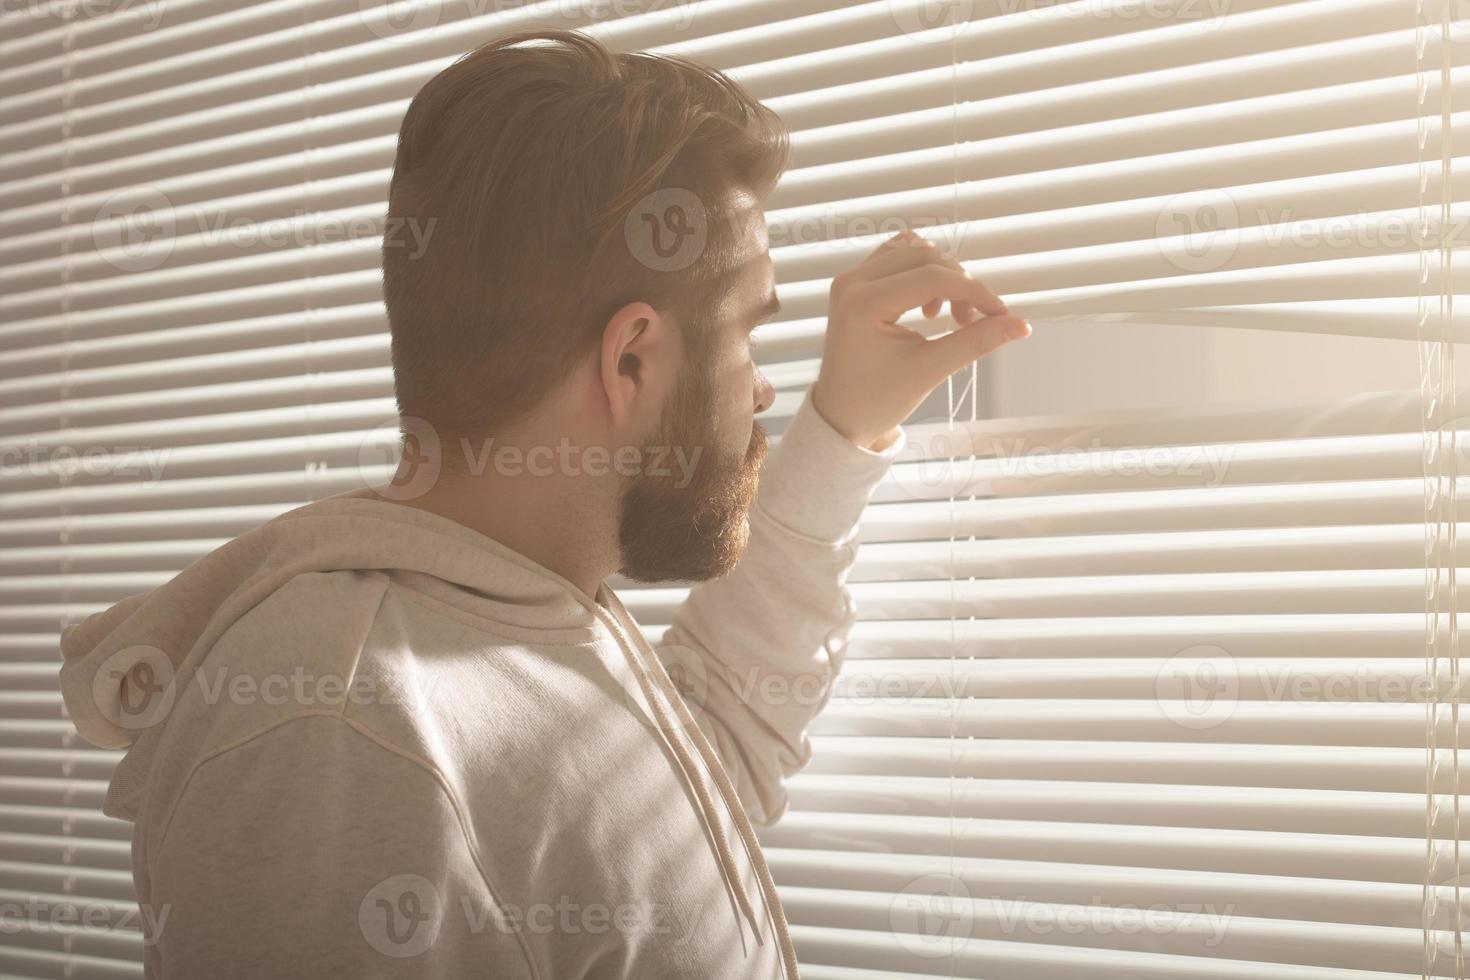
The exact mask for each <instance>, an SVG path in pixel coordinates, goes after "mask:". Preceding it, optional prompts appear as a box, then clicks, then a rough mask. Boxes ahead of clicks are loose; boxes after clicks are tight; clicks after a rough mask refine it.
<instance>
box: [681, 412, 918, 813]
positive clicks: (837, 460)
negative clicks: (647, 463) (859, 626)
mask: <svg viewBox="0 0 1470 980" xmlns="http://www.w3.org/2000/svg"><path fill="white" fill-rule="evenodd" d="M907 442H908V437H907V435H906V434H905V433H904V432H903V431H902V430H900V434H899V437H898V439H896V440H895V441H894V442H893V443H892V444H891V445H889V446H887V447H886V448H884V449H883V450H882V451H881V452H873V451H870V450H867V449H864V448H862V447H860V446H858V445H856V444H854V443H853V442H851V441H850V440H849V439H847V438H846V437H845V436H843V435H842V434H841V433H839V432H838V431H837V430H836V429H834V428H832V426H831V425H829V424H828V423H827V421H826V420H825V419H823V418H822V416H821V415H820V414H819V413H818V412H817V410H816V408H815V407H814V406H813V405H812V399H811V392H810V391H808V392H807V395H806V398H805V399H803V401H802V403H801V407H800V408H799V409H798V410H797V412H796V415H795V416H794V417H793V419H792V421H791V424H790V425H789V426H788V428H787V430H786V433H785V435H784V436H783V437H782V439H781V441H780V443H779V444H778V445H777V446H776V447H775V448H774V449H773V450H772V451H771V453H770V455H769V456H768V457H767V459H766V462H765V466H764V468H763V471H762V473H761V482H760V489H759V491H758V492H757V494H756V498H755V503H754V505H753V506H752V508H751V513H750V539H749V543H748V545H747V547H746V551H745V554H744V555H743V556H742V557H741V559H740V561H739V562H738V563H737V564H736V567H735V568H734V569H732V570H731V571H730V573H729V574H727V575H725V576H723V577H722V578H718V579H713V580H711V581H709V582H703V583H701V584H699V585H697V586H695V587H694V588H693V589H692V590H691V591H690V593H689V595H688V597H687V598H686V599H685V600H684V602H683V603H681V604H680V605H679V606H678V608H676V609H675V611H674V615H673V619H672V621H671V625H670V627H669V629H668V631H667V632H666V633H665V634H664V636H663V638H662V639H661V641H660V643H659V645H658V647H657V648H656V649H657V651H658V655H659V659H660V660H661V661H662V662H663V663H664V665H665V666H666V667H667V668H668V670H669V673H670V677H671V679H672V680H673V681H674V682H675V684H676V686H678V687H679V688H680V690H681V693H683V694H684V696H685V701H686V703H688V705H689V708H690V710H691V712H693V714H694V716H695V718H696V719H697V721H698V722H699V726H700V728H701V730H703V732H704V734H705V736H706V737H707V738H708V739H709V740H710V742H711V744H712V745H713V746H714V747H715V749H716V750H717V751H718V753H719V755H720V758H721V760H722V761H723V762H724V764H725V768H726V769H727V770H728V771H729V773H730V778H731V780H732V781H733V782H734V784H735V787H736V789H737V790H738V791H739V794H740V799H741V802H742V803H744V805H745V808H746V811H747V812H748V813H749V815H750V818H751V820H752V821H754V822H756V823H761V824H771V823H774V822H775V821H776V820H778V819H779V818H780V817H781V815H782V814H783V813H785V811H786V807H787V796H786V788H785V779H786V777H788V776H790V775H792V774H794V773H795V772H796V771H797V770H799V769H801V768H802V766H804V765H806V763H807V760H808V759H809V758H810V756H811V742H810V740H809V739H808V738H807V734H806V729H807V726H808V724H809V723H810V722H811V719H812V718H814V717H815V716H816V715H817V713H818V712H819V711H821V709H822V708H823V706H825V704H826V703H827V699H828V697H829V696H830V693H831V686H832V682H833V680H834V679H835V678H836V676H837V672H838V670H839V669H840V668H841V666H842V660H843V648H844V645H845V643H846V639H847V634H848V632H849V631H850V630H851V628H852V624H853V622H854V621H855V618H856V610H855V608H854V606H853V601H852V595H851V593H850V592H849V590H848V589H847V586H846V584H845V581H846V578H847V573H848V571H849V570H850V569H851V567H852V565H853V562H854V561H855V560H856V558H857V549H858V544H857V533H858V520H859V518H860V517H861V516H862V512H863V509H864V508H865V507H866V506H867V502H868V497H869V496H870V495H871V494H872V492H873V488H874V487H875V486H876V485H877V484H878V482H879V481H880V480H881V479H882V478H883V476H884V474H885V473H887V472H888V469H889V466H890V465H891V464H892V462H893V460H894V459H895V458H896V457H897V456H898V455H899V454H900V453H901V452H902V451H903V450H904V447H905V446H906V445H907Z"/></svg>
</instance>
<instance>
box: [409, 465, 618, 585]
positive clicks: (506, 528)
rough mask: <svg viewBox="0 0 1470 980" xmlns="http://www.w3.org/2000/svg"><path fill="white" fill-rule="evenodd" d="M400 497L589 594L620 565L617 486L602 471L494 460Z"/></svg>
mask: <svg viewBox="0 0 1470 980" xmlns="http://www.w3.org/2000/svg"><path fill="white" fill-rule="evenodd" d="M521 458H522V459H524V458H525V457H524V455H522V457H521ZM398 502H399V503H402V504H406V505H407V506H410V507H416V508H418V509H420V510H425V511H428V512H429V513H433V514H438V515H439V516H440V517H445V518H448V519H449V520H451V521H454V522H456V523H458V524H462V525H464V526H465V527H467V528H469V529H470V530H472V531H478V532H479V533H480V534H483V535H485V536H486V537H489V538H493V539H494V540H496V541H498V542H500V543H501V544H503V545H505V546H506V547H507V548H510V549H511V550H512V551H515V552H518V553H519V554H522V555H524V556H525V557H527V558H529V559H531V560H532V561H534V562H536V563H537V564H539V565H542V566H543V567H545V568H548V569H550V570H551V571H553V572H556V573H557V574H558V575H560V576H562V577H563V578H565V579H567V580H568V581H569V582H571V583H572V584H573V585H574V586H576V587H577V588H578V589H579V590H581V591H582V593H583V594H584V595H585V596H586V597H587V598H588V599H589V600H593V601H596V598H597V593H598V587H599V586H600V585H601V583H602V581H603V579H605V578H607V577H608V576H609V575H611V574H612V573H613V572H615V571H617V568H618V565H619V549H618V535H617V496H616V491H615V490H614V489H613V488H612V487H611V486H609V485H608V484H607V482H606V481H605V480H602V479H599V478H594V477H588V476H586V475H569V474H562V473H554V474H550V475H544V476H543V475H534V474H531V473H527V472H524V471H522V472H518V473H515V474H513V475H507V474H505V473H502V472H497V471H496V470H495V467H493V466H492V467H487V468H486V470H485V472H483V473H478V474H474V475H469V476H460V475H455V476H444V477H441V478H440V479H439V480H438V481H437V482H436V483H435V484H434V486H433V487H431V488H430V489H429V490H428V491H427V492H425V493H423V494H421V495H419V496H417V497H413V498H411V499H406V500H399V501H398Z"/></svg>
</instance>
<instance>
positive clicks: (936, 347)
mask: <svg viewBox="0 0 1470 980" xmlns="http://www.w3.org/2000/svg"><path fill="white" fill-rule="evenodd" d="M1029 336H1031V325H1030V324H1029V323H1027V322H1026V320H1025V318H1024V317H1019V316H1014V315H1011V314H1006V315H1003V316H987V317H981V318H980V319H977V320H972V321H971V322H969V323H967V324H964V325H962V326H960V327H957V328H955V329H954V330H953V331H951V332H950V333H947V334H945V335H944V336H942V337H936V338H934V339H933V340H930V341H928V342H927V343H925V344H924V346H923V347H922V348H921V350H922V351H923V357H924V358H925V359H926V360H927V361H928V363H929V364H930V365H931V366H932V373H933V374H934V375H937V376H938V377H939V380H940V381H942V380H944V379H945V378H947V377H949V376H950V375H951V374H954V373H955V372H956V371H958V370H959V369H960V368H962V367H965V366H966V365H968V364H971V363H973V362H974V361H977V360H979V359H980V358H982V357H984V356H985V355H986V354H989V353H990V352H991V351H993V350H996V349H997V348H999V347H1001V346H1002V345H1004V344H1008V343H1010V342H1011V341H1013V340H1021V339H1023V338H1025V337H1029ZM935 383H936V384H938V382H937V381H936V382H935Z"/></svg>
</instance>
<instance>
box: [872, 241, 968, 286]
mask: <svg viewBox="0 0 1470 980" xmlns="http://www.w3.org/2000/svg"><path fill="white" fill-rule="evenodd" d="M921 265H944V266H948V267H949V268H951V269H959V270H961V271H963V269H964V267H963V266H961V265H960V264H959V262H957V261H955V260H954V259H953V258H951V257H950V256H948V255H945V254H944V252H943V251H941V250H940V248H939V247H938V246H937V245H935V244H934V243H933V242H931V241H929V240H928V239H926V238H921V237H919V236H917V235H915V236H913V237H912V238H909V239H907V240H906V241H901V242H899V243H898V244H896V245H894V246H893V247H892V248H887V249H884V250H883V251H881V252H879V253H878V254H876V255H874V256H873V257H872V258H870V259H869V260H868V261H866V262H864V263H863V264H862V265H860V266H858V267H857V270H856V271H857V278H859V279H883V278H886V277H888V276H891V275H895V274H896V273H899V272H902V271H904V270H905V269H916V268H918V267H919V266H921Z"/></svg>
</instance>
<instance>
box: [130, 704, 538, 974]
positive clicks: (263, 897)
mask: <svg viewBox="0 0 1470 980" xmlns="http://www.w3.org/2000/svg"><path fill="white" fill-rule="evenodd" d="M168 827H169V829H168V831H167V832H166V834H165V837H164V839H163V841H162V842H161V844H160V846H159V847H158V848H157V850H156V852H155V853H154V855H153V856H152V859H151V860H150V861H149V871H150V873H149V882H148V894H149V899H148V901H147V903H146V907H148V908H150V909H151V910H152V915H151V919H152V920H154V921H156V923H157V925H156V934H155V936H154V937H153V941H152V942H151V943H150V944H149V946H148V948H147V956H148V959H149V965H150V970H149V975H150V976H153V977H157V978H158V980H192V978H197V977H214V978H221V980H230V978H241V980H245V978H254V977H273V978H279V980H291V978H297V977H299V978H302V980H307V978H311V980H316V978H318V977H328V976H351V977H362V978H403V980H458V978H462V977H471V976H475V977H484V976H494V977H497V978H500V977H504V978H507V980H524V978H533V977H534V976H535V973H534V972H533V971H532V970H531V969H530V968H529V967H528V965H527V963H528V959H527V955H526V953H525V952H524V951H523V947H522V945H521V939H522V936H521V934H520V932H519V931H518V930H516V929H514V928H510V927H508V926H507V927H503V928H502V927H498V925H499V924H500V923H507V924H508V923H509V922H510V920H503V919H501V918H499V916H500V915H501V910H502V909H503V908H504V906H502V905H500V904H499V901H498V899H497V896H496V895H495V894H494V893H493V892H492V890H491V888H490V886H489V884H488V883H487V881H488V879H487V878H486V876H485V874H484V873H482V872H481V870H480V864H479V861H478V859H477V856H476V854H475V852H474V851H473V849H472V848H471V847H470V846H469V844H468V838H467V837H466V834H465V832H464V830H463V829H462V825H461V823H460V820H459V813H458V809H457V808H456V807H455V806H454V805H453V802H452V800H451V798H450V796H449V795H448V793H447V792H446V790H445V789H444V787H443V786H442V784H441V783H440V782H439V780H438V779H437V777H436V775H435V774H434V772H433V771H432V770H430V769H429V768H428V767H427V766H426V765H425V764H423V763H421V762H419V761H416V760H414V759H412V758H410V757H408V756H406V755H404V754H402V753H400V752H397V751H395V750H390V749H389V748H387V747H385V746H384V745H383V744H381V743H379V742H378V741H376V740H375V739H373V738H372V737H370V736H369V735H367V734H364V733H363V731H362V730H360V729H358V728H356V727H354V726H353V725H352V724H351V723H350V722H348V721H345V720H344V719H342V718H340V717H339V716H336V715H314V716H306V717H301V718H297V719H295V720H292V721H288V722H286V723H284V724H281V725H278V726H277V727H275V728H272V729H270V730H268V731H266V732H263V733H261V734H258V735H256V736H255V737H254V738H251V739H250V740H248V741H246V742H244V743H243V744H240V745H237V746H236V747H234V748H231V749H229V750H228V751H226V752H223V753H221V754H218V755H216V756H214V757H213V758H212V759H210V760H208V761H206V762H204V763H203V764H201V765H200V766H199V768H198V769H196V770H195V772H194V773H193V775H192V776H191V777H190V779H189V783H188V786H187V788H186V789H185V791H184V793H183V795H182V796H181V797H180V799H179V803H178V806H177V807H175V809H174V811H173V814H172V816H171V818H170V819H169V821H168Z"/></svg>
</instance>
